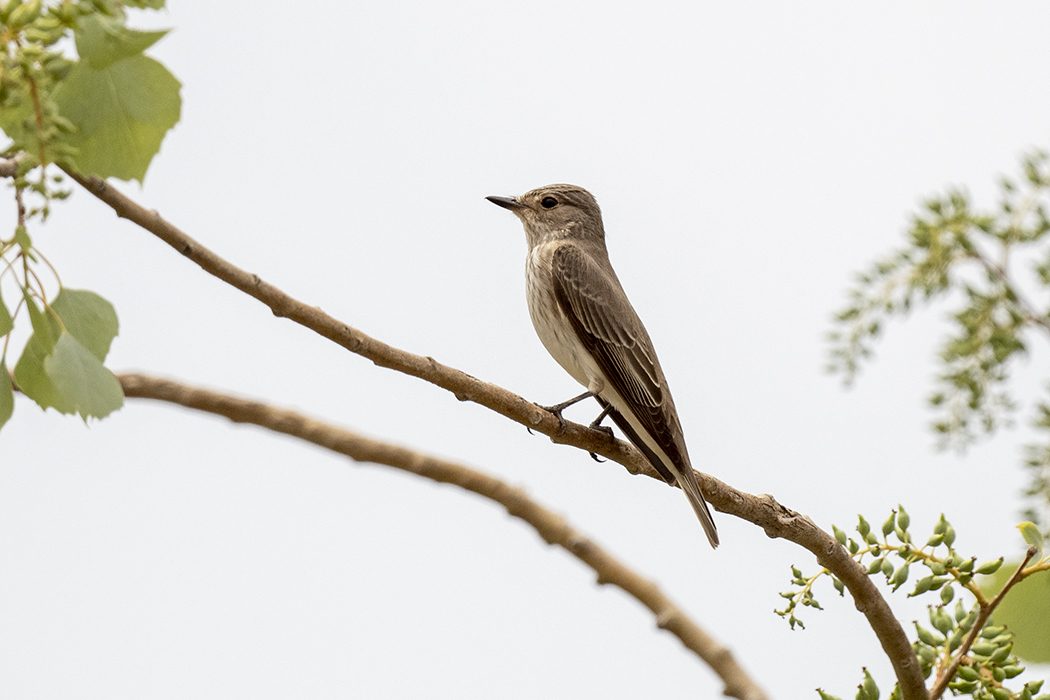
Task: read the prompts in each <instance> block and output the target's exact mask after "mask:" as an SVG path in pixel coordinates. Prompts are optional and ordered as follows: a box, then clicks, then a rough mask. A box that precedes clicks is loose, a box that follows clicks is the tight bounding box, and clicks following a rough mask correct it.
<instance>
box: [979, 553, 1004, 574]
mask: <svg viewBox="0 0 1050 700" xmlns="http://www.w3.org/2000/svg"><path fill="white" fill-rule="evenodd" d="M1002 565H1003V558H1002V557H999V558H998V559H995V560H993V561H986V562H985V563H983V564H981V565H980V566H978V567H977V573H979V574H984V575H985V576H987V575H988V574H994V573H995V572H996V571H998V570H999V567H1000V566H1002Z"/></svg>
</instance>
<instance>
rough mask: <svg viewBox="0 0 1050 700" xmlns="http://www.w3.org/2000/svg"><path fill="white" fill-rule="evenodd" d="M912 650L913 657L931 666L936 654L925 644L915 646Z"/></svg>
mask: <svg viewBox="0 0 1050 700" xmlns="http://www.w3.org/2000/svg"><path fill="white" fill-rule="evenodd" d="M927 634H929V633H927ZM914 650H915V655H916V656H918V657H919V658H920V659H922V660H923V661H925V662H926V663H928V664H932V663H933V662H934V661H935V660H936V659H937V652H936V651H935V650H933V649H932V648H930V647H928V646H926V645H925V644H916V645H915V647H914Z"/></svg>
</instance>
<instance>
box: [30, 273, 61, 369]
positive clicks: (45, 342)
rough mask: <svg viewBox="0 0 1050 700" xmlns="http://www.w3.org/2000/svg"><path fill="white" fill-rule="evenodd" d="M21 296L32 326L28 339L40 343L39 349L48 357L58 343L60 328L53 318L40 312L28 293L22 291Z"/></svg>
mask: <svg viewBox="0 0 1050 700" xmlns="http://www.w3.org/2000/svg"><path fill="white" fill-rule="evenodd" d="M22 296H23V297H24V298H25V300H26V311H28V312H29V323H30V324H31V325H32V326H33V335H31V336H30V337H29V339H30V340H33V338H36V339H37V342H38V343H40V348H41V350H43V353H44V355H48V354H50V353H51V351H52V350H53V349H54V347H55V343H57V342H58V335H59V333H61V332H62V326H60V325H59V324H58V321H56V320H55V317H54V316H52V315H51V314H50V313H48V312H47V311H46V310H45V311H43V312H41V311H40V309H39V308H37V305H36V302H35V301H33V297H32V296H31V295H30V294H29V292H28V291H26V290H24V289H23V290H22Z"/></svg>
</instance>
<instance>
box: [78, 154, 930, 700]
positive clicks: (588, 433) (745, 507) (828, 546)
mask: <svg viewBox="0 0 1050 700" xmlns="http://www.w3.org/2000/svg"><path fill="white" fill-rule="evenodd" d="M66 172H67V173H69V175H70V176H71V177H72V178H73V179H74V180H76V181H77V182H78V183H79V184H80V185H81V186H83V187H84V188H85V189H86V190H87V191H88V192H90V193H91V194H93V195H94V196H95V197H97V198H98V199H100V200H101V201H103V202H104V203H106V204H107V205H109V206H110V207H112V209H113V210H114V211H115V212H116V214H117V216H119V217H121V218H126V219H129V220H130V221H132V222H134V223H135V224H137V225H139V226H141V227H142V228H144V229H146V230H147V231H149V232H150V233H152V234H154V235H155V236H157V237H158V238H160V239H161V240H163V241H164V242H165V243H167V244H168V245H170V246H171V247H173V248H175V250H177V251H179V252H180V253H182V255H184V256H185V257H187V258H188V259H190V260H191V261H193V262H194V263H196V264H197V265H199V266H200V267H201V268H202V269H203V270H204V271H205V272H207V273H209V274H211V275H213V276H215V277H218V278H219V279H221V280H223V281H224V282H226V283H228V284H230V285H231V286H233V287H235V288H236V289H239V290H241V291H243V292H244V293H246V294H248V295H249V296H251V297H253V298H255V299H257V300H259V301H261V302H262V303H264V304H266V305H267V306H268V307H270V309H271V310H272V311H273V313H274V315H275V316H278V317H283V318H288V319H290V320H292V321H295V322H296V323H299V324H300V325H302V326H305V327H307V328H309V329H311V330H313V331H314V332H316V333H318V334H319V335H321V336H323V337H325V338H328V339H329V340H331V341H333V342H335V343H337V344H339V345H341V346H342V347H344V348H346V349H347V350H350V351H351V352H353V353H356V354H358V355H361V356H362V357H365V358H367V359H369V360H371V361H372V362H373V363H375V364H376V365H379V366H380V367H386V368H389V369H393V370H396V371H398V372H402V373H404V374H408V375H410V376H414V377H418V378H420V379H423V380H424V381H427V382H430V383H431V384H434V385H436V386H439V387H441V388H443V389H446V390H448V391H450V392H452V393H453V394H454V395H455V396H456V398H457V399H459V400H460V401H473V402H474V403H477V404H479V405H482V406H485V407H486V408H489V409H491V410H493V411H495V412H497V413H499V414H500V415H503V416H505V417H507V418H510V419H511V420H514V421H516V422H518V423H521V424H522V425H525V426H527V427H529V428H532V429H533V430H537V431H539V432H541V433H543V434H544V435H547V436H548V437H550V438H551V440H552V441H553V442H556V443H559V444H567V445H573V446H575V447H578V448H580V449H582V450H585V451H587V452H593V453H595V454H599V455H601V456H603V457H606V458H607V459H610V460H612V461H615V462H617V463H619V464H621V465H623V466H624V467H626V468H627V471H629V472H630V473H632V474H645V475H646V476H649V477H651V478H654V479H658V480H661V481H662V477H660V475H659V474H657V472H656V471H655V470H654V469H653V468H652V466H650V465H649V463H648V462H647V461H646V459H645V457H643V456H642V454H641V453H640V452H639V451H638V450H636V449H635V448H634V447H633V446H631V445H630V444H628V443H626V442H623V441H622V440H615V439H610V437H609V436H608V435H607V434H605V433H603V432H601V431H598V430H592V429H590V428H587V427H585V426H582V425H579V424H577V423H572V422H569V423H568V426H567V429H566V427H565V426H564V425H563V424H562V423H560V422H559V420H558V418H557V417H555V416H554V415H552V414H550V413H548V412H547V411H544V410H543V409H541V408H539V407H538V406H536V405H535V404H533V403H531V402H529V401H526V400H525V399H523V398H522V397H520V396H517V395H516V394H513V393H512V392H509V391H507V390H506V389H503V388H501V387H498V386H496V385H495V384H490V383H487V382H482V381H480V380H478V379H476V378H474V377H472V376H470V375H469V374H466V373H465V372H462V371H460V370H457V369H454V368H452V367H448V366H446V365H443V364H441V363H439V362H437V361H436V360H435V359H434V358H432V357H423V356H420V355H414V354H412V353H409V352H406V351H404V350H400V349H398V348H395V347H392V346H390V345H387V344H386V343H383V342H381V341H378V340H376V339H375V338H371V337H369V336H368V335H366V334H364V333H362V332H361V331H359V330H357V329H355V328H351V327H350V326H348V325H346V324H345V323H342V322H341V321H339V320H337V319H335V318H333V317H331V316H329V315H328V314H326V313H324V312H323V311H321V310H320V309H319V308H317V307H315V306H310V305H308V304H305V303H303V302H301V301H299V300H297V299H294V298H293V297H290V296H289V295H287V294H285V293H284V292H282V291H281V290H280V289H278V288H277V287H275V286H273V285H272V284H269V283H267V282H264V281H263V280H262V279H260V278H259V276H258V275H254V274H251V273H249V272H246V271H244V270H242V269H240V268H238V267H237V266H235V265H233V264H232V263H230V262H229V261H227V260H225V259H223V258H221V257H219V256H218V255H216V254H215V253H213V252H212V251H211V250H209V249H207V248H205V247H204V246H203V245H201V244H200V243H198V242H197V241H196V240H194V239H193V238H191V237H189V236H188V235H186V234H185V233H183V232H182V231H181V230H179V229H178V228H177V227H175V226H174V225H173V224H171V223H170V222H168V221H166V220H165V219H164V218H162V217H161V216H160V215H159V214H158V213H157V212H155V211H149V210H147V209H145V208H144V207H142V206H140V205H139V204H137V203H136V202H134V201H133V200H131V199H130V198H128V197H127V196H125V195H124V194H122V193H121V192H119V191H118V190H117V189H115V188H114V187H111V186H110V185H108V184H107V183H106V182H104V181H102V180H100V179H98V178H96V177H85V176H83V175H81V174H79V173H76V172H71V171H68V170H67V171H66ZM562 431H564V432H562ZM697 479H698V480H699V482H700V484H701V487H702V489H703V492H704V496H705V497H706V498H707V500H708V501H709V502H710V503H711V505H712V506H713V507H714V508H715V509H716V510H719V511H721V512H723V513H728V514H730V515H734V516H736V517H738V518H742V519H744V520H747V521H749V522H751V523H754V524H755V525H758V526H759V527H761V528H762V529H763V530H764V531H765V533H766V535H767V536H769V537H781V538H784V539H786V540H789V541H791V542H794V543H796V544H798V545H801V546H802V547H804V548H806V549H808V550H809V551H810V552H812V553H813V554H814V555H816V557H817V562H818V563H819V564H820V565H821V566H823V567H824V568H826V569H828V570H829V571H831V572H832V573H833V574H835V576H837V577H838V578H839V580H840V581H842V583H843V584H844V585H845V586H846V588H848V589H849V591H850V594H851V595H852V596H853V599H854V604H855V605H856V607H857V609H858V610H859V611H860V612H862V613H863V614H864V615H865V617H866V618H867V620H868V624H869V625H870V626H871V628H872V630H873V631H874V632H875V634H876V636H877V637H878V639H879V642H880V644H881V645H882V648H883V651H884V652H885V653H886V655H887V657H888V658H889V660H890V663H891V664H892V665H893V669H894V672H895V673H896V676H897V681H898V683H899V684H900V688H901V700H927V699H928V695H927V692H926V685H925V681H924V680H923V677H922V672H921V669H920V666H919V662H918V659H917V658H916V656H915V652H914V651H913V650H912V648H911V644H910V643H909V642H908V637H907V635H905V633H904V630H903V628H902V627H901V625H900V622H899V621H898V620H897V619H896V617H894V615H893V611H892V610H891V609H890V607H889V605H888V604H887V602H886V600H885V598H883V597H882V594H881V593H880V592H879V589H878V588H877V587H876V586H875V584H874V583H872V581H871V580H870V579H869V577H868V573H867V570H866V569H865V568H864V567H862V566H861V565H860V564H858V563H857V562H856V561H854V560H853V559H852V558H851V557H850V556H849V552H847V551H846V549H845V548H844V547H842V546H841V545H840V544H839V543H838V542H837V541H836V540H835V538H834V537H832V536H831V535H830V534H828V533H827V532H824V531H823V530H821V529H820V528H819V527H817V526H816V524H814V523H813V521H812V520H810V519H809V518H808V517H806V516H804V515H801V514H799V513H797V512H795V511H793V510H791V509H789V508H786V507H784V506H782V505H781V504H780V503H778V502H777V501H776V499H774V498H773V497H772V496H769V495H762V496H753V495H751V494H748V493H744V492H742V491H738V490H736V489H734V488H732V487H731V486H728V485H726V484H724V483H722V482H721V481H719V480H718V479H715V478H713V477H711V476H708V475H706V474H701V473H697Z"/></svg>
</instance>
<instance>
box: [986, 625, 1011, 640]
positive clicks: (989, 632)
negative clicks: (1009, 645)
mask: <svg viewBox="0 0 1050 700" xmlns="http://www.w3.org/2000/svg"><path fill="white" fill-rule="evenodd" d="M1005 631H1006V625H998V626H996V627H992V626H991V625H989V626H988V627H985V628H984V629H983V630H981V637H982V638H983V639H992V638H994V637H998V636H999V635H1000V634H1002V633H1003V632H1005Z"/></svg>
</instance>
